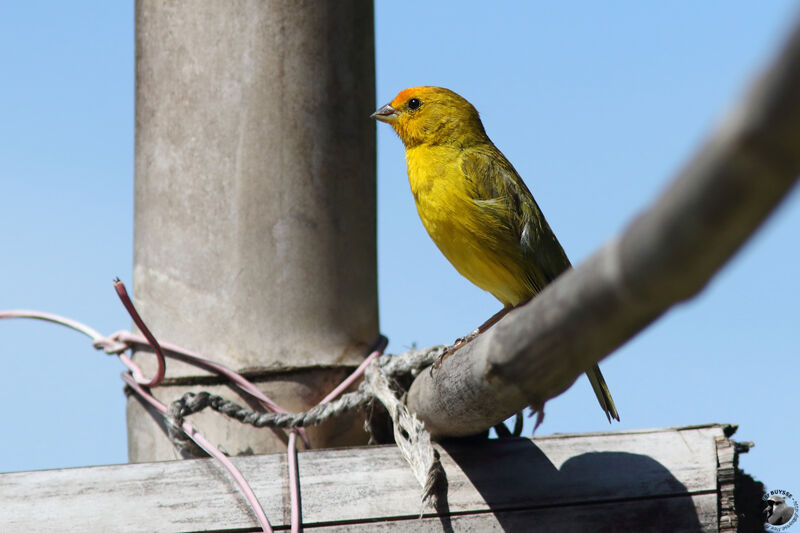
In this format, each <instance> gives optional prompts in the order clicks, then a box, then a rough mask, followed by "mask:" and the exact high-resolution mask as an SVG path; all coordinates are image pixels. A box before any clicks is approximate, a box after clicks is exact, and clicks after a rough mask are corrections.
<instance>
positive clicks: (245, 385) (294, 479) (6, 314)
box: [0, 280, 388, 533]
mask: <svg viewBox="0 0 800 533" xmlns="http://www.w3.org/2000/svg"><path fill="white" fill-rule="evenodd" d="M120 286H121V290H120ZM115 288H117V293H118V294H119V295H120V298H121V299H123V303H125V299H124V297H123V293H124V296H127V292H125V289H124V285H122V283H121V282H119V281H118V280H117V281H116V282H115ZM125 307H126V309H128V311H129V312H131V314H132V316H133V315H134V314H135V315H136V317H135V318H134V321H135V322H136V325H137V326H139V329H141V330H142V331H143V332H147V335H146V336H144V337H143V336H139V335H134V334H132V333H130V332H128V331H118V332H116V333H114V334H113V335H111V336H110V337H104V336H103V335H101V334H100V333H99V332H98V331H97V330H95V329H93V328H91V327H89V326H87V325H85V324H82V323H80V322H78V321H76V320H72V319H69V318H66V317H63V316H59V315H55V314H52V313H44V312H41V311H30V310H11V311H0V319H3V318H35V319H39V320H46V321H48V322H54V323H57V324H61V325H64V326H67V327H69V328H72V329H74V330H76V331H79V332H81V333H83V334H84V335H87V336H88V337H90V338H91V339H92V341H93V345H94V346H95V348H102V349H104V350H105V351H106V352H107V353H114V354H116V355H117V356H118V357H119V359H120V361H121V362H122V363H123V365H125V366H126V367H127V368H128V369H129V370H130V372H131V373H130V374H128V373H124V374H122V379H123V381H125V383H127V384H128V385H129V386H130V387H131V388H132V389H133V390H134V391H136V393H137V394H139V395H140V396H141V397H142V398H143V399H144V400H145V401H147V402H148V403H149V404H150V405H152V406H153V407H154V408H155V409H156V410H158V411H159V412H160V413H161V414H162V415H166V414H167V407H166V406H165V405H164V404H162V403H161V402H159V401H158V400H157V399H156V398H155V397H153V396H152V395H151V394H150V393H149V392H148V391H147V390H145V388H144V387H148V386H149V385H148V383H153V382H155V383H156V384H157V383H159V382H160V381H161V380H162V379H163V375H164V372H163V369H162V370H159V371H157V373H156V377H154V378H153V379H152V380H149V381H148V380H147V379H146V378H145V377H144V376H143V374H142V371H141V369H140V368H139V366H138V365H137V364H136V363H135V362H134V361H133V360H132V359H131V358H130V357H128V356H127V355H126V354H125V353H123V352H124V351H125V350H127V349H129V348H131V347H132V345H134V344H138V345H144V346H151V347H153V349H154V350H156V352H157V356H158V357H159V361H160V363H159V365H160V368H161V366H162V365H163V367H164V368H165V367H166V365H165V364H164V363H163V357H164V355H166V356H167V357H170V358H172V359H177V360H179V361H184V362H186V363H190V364H194V365H196V366H198V367H200V368H204V369H206V370H208V371H211V372H214V373H217V374H219V375H222V376H224V377H226V378H228V379H230V380H231V381H232V382H234V383H235V384H236V385H237V386H238V387H239V388H240V389H241V390H242V391H244V392H246V393H248V394H250V395H251V396H253V397H254V398H256V399H257V400H258V401H259V402H261V404H262V405H263V406H264V407H266V408H267V409H270V410H272V411H273V412H278V413H287V412H288V411H286V410H285V409H283V408H281V407H280V406H278V405H277V404H276V403H274V402H273V401H272V400H270V399H269V398H268V397H267V396H266V395H265V394H264V393H262V392H261V391H260V390H258V388H256V386H255V385H254V384H253V383H251V382H250V381H248V380H247V379H245V378H244V377H243V376H241V375H239V374H237V373H236V372H234V371H233V370H230V369H229V368H227V367H225V366H223V365H221V364H219V363H216V362H214V361H212V360H210V359H207V358H205V357H203V356H202V355H200V354H197V353H194V352H191V351H189V350H186V349H184V348H181V347H180V346H176V345H174V344H168V343H161V344H159V343H158V342H157V341H156V340H155V337H153V335H152V334H150V332H149V330H148V329H147V326H146V325H145V324H144V322H143V321H142V319H141V318H140V317H139V316H138V313H137V312H136V310H135V308H134V307H133V303H132V302H130V299H129V298H128V304H127V305H125ZM137 318H138V320H137ZM151 337H152V338H151ZM387 343H388V339H386V337H384V336H381V337H380V339H379V341H378V344H377V346H376V347H375V350H374V351H373V352H372V353H371V354H370V355H369V356H368V357H367V358H366V359H364V361H363V362H362V363H361V364H360V365H359V366H358V368H356V369H355V371H353V373H352V374H350V375H349V376H348V377H347V378H345V380H344V381H342V383H340V384H339V385H338V386H337V387H336V388H335V389H333V390H332V391H331V392H330V393H328V394H327V395H326V396H325V397H324V398H323V399H322V400H321V401H320V402H319V405H321V404H324V403H328V402H330V401H331V400H333V399H334V398H336V397H337V396H339V395H340V394H341V393H342V392H344V391H345V390H347V388H349V387H350V386H351V385H352V384H353V383H354V382H355V381H356V380H357V379H358V378H359V377H361V375H362V374H363V373H364V371H365V370H366V368H367V366H369V364H370V363H371V362H372V361H374V360H375V359H376V358H377V357H378V356H380V355H381V354H382V353H383V351H384V350H385V349H386V345H387ZM161 348H163V349H164V350H166V352H165V353H162V352H161ZM159 374H160V376H159ZM182 428H183V430H184V432H185V433H186V435H187V436H188V437H189V438H190V439H192V440H193V441H194V442H195V443H197V445H198V446H200V447H201V448H202V449H203V450H205V451H206V452H207V453H208V454H209V455H211V456H212V457H214V458H215V459H217V460H218V461H219V462H220V464H222V466H223V467H224V468H225V470H227V471H228V473H229V474H230V475H231V477H232V478H233V480H234V481H235V482H236V484H237V485H238V486H239V489H240V490H241V491H242V493H243V494H244V496H245V498H246V499H247V501H248V503H249V504H250V506H251V507H252V508H253V512H254V513H255V514H256V518H257V519H258V521H259V524H261V528H262V529H263V530H264V531H266V532H270V533H271V532H272V531H273V530H272V527H271V526H270V524H269V521H268V520H267V516H266V514H265V513H264V509H263V508H262V507H261V504H260V503H259V502H258V498H256V496H255V493H254V492H253V490H252V489H251V488H250V486H249V485H248V484H247V481H246V480H245V479H244V476H242V474H241V472H239V470H238V469H237V468H236V466H234V464H233V463H232V462H231V461H230V460H229V459H228V458H227V457H226V456H225V455H224V454H223V453H221V452H220V451H219V450H218V449H217V448H216V447H215V446H214V445H213V444H211V443H210V442H209V441H207V440H206V439H205V438H204V437H203V436H202V435H201V434H200V433H198V432H197V430H196V429H195V428H194V427H193V426H192V425H191V424H190V423H189V422H186V421H184V422H183V424H182ZM298 434H299V436H300V438H301V439H302V440H303V442H304V444H305V445H306V447H307V448H309V449H310V448H311V446H310V445H309V442H308V439H307V436H306V434H305V431H304V428H295V429H293V430H292V431H291V432H290V433H289V442H288V443H287V452H288V470H289V492H290V494H289V499H290V503H291V530H292V533H296V532H297V533H299V531H300V530H301V527H302V517H301V509H300V474H299V469H298V462H297V436H298Z"/></svg>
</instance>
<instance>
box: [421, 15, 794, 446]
mask: <svg viewBox="0 0 800 533" xmlns="http://www.w3.org/2000/svg"><path fill="white" fill-rule="evenodd" d="M798 95H800V24H798V25H796V26H795V28H794V31H793V32H792V34H791V35H790V38H789V39H788V41H787V43H786V44H785V46H784V48H783V50H782V51H781V53H780V54H778V56H777V57H776V59H775V60H774V61H773V62H772V64H771V66H770V67H769V68H768V69H767V70H766V72H765V73H764V74H763V75H762V76H761V77H760V78H759V79H758V80H757V83H755V85H754V86H753V87H752V88H751V90H750V91H749V92H748V94H747V95H746V96H745V98H744V99H743V100H742V102H741V103H740V104H739V105H737V106H736V107H735V108H734V109H733V111H732V112H731V113H730V114H729V116H728V118H727V120H725V121H724V122H723V124H722V125H721V126H720V128H719V129H718V130H717V132H716V133H715V134H714V135H713V136H712V137H711V138H710V139H709V140H708V141H707V142H706V144H705V146H704V147H703V148H702V149H701V150H700V151H699V152H698V154H697V155H696V156H695V157H694V159H693V160H692V161H691V162H690V164H689V165H688V166H687V167H686V168H685V169H684V170H683V172H681V173H680V175H679V176H678V177H677V179H675V181H674V182H672V183H671V184H670V185H669V186H668V187H667V189H666V190H665V191H664V192H663V193H662V194H661V196H660V197H659V198H658V199H657V200H656V202H655V203H654V204H653V205H652V206H651V207H650V208H648V209H647V210H645V211H644V212H643V213H641V214H640V215H639V216H638V217H636V218H635V220H634V221H633V222H632V223H631V224H630V225H629V226H628V227H627V228H626V229H625V231H624V232H623V233H622V234H621V235H620V236H618V237H617V238H615V239H613V240H612V241H611V242H610V243H608V244H606V245H605V246H604V247H602V248H601V249H600V250H598V251H597V252H596V253H595V254H594V255H592V256H591V257H590V258H589V259H588V260H586V261H585V262H584V263H583V264H581V265H579V266H578V267H577V268H575V269H573V270H570V271H567V272H566V273H564V274H563V275H562V276H561V277H559V278H558V279H557V280H555V281H554V282H553V283H552V284H550V285H549V286H548V287H546V288H545V290H544V291H542V293H541V294H539V295H538V296H537V297H536V298H534V299H533V300H532V301H531V302H530V303H528V304H527V305H525V306H523V307H521V308H519V309H517V310H515V311H512V312H511V313H509V314H508V315H507V316H506V317H505V318H503V319H502V320H501V321H500V322H499V323H498V324H496V325H495V326H494V327H493V328H492V329H490V330H489V331H488V332H487V333H486V334H484V335H481V336H479V337H478V338H477V339H476V340H474V341H473V342H471V343H469V344H467V345H466V346H465V347H464V348H462V349H460V350H458V351H457V352H456V353H455V354H453V355H452V356H450V357H448V358H447V359H445V360H444V361H443V364H442V365H441V367H440V368H439V369H438V371H435V372H422V373H421V374H420V375H419V376H418V377H417V378H416V380H415V381H414V383H413V384H412V386H411V389H410V391H409V394H408V406H409V409H410V410H411V411H412V412H414V413H416V415H417V416H418V417H419V418H420V419H421V420H423V421H424V422H425V426H426V428H427V429H428V430H429V431H430V432H431V434H432V435H433V436H435V437H436V436H439V437H442V436H459V435H471V434H475V433H478V432H480V431H483V430H485V429H487V428H489V427H491V426H493V425H495V424H497V423H499V422H501V421H502V420H504V419H506V418H507V417H509V416H510V415H512V414H513V413H515V412H517V411H521V410H522V409H523V408H524V407H525V406H527V405H532V406H534V407H537V408H538V407H541V406H543V404H544V403H545V402H546V401H547V400H549V399H550V398H553V397H555V396H557V395H559V394H561V393H562V392H564V391H565V390H566V389H567V388H569V387H570V386H571V385H572V383H574V382H575V380H576V379H577V378H578V377H579V376H580V375H581V374H582V373H583V372H584V371H585V370H586V369H588V368H589V367H591V365H593V364H594V363H596V362H597V361H599V360H601V359H603V358H604V357H607V356H608V355H609V354H610V353H611V352H612V351H614V350H615V349H616V348H618V347H619V346H621V345H622V344H624V343H625V342H626V341H627V340H628V339H630V338H631V337H633V336H634V335H635V334H636V333H637V332H639V331H641V330H642V329H643V328H644V327H646V326H647V325H648V324H650V323H651V322H652V321H653V320H655V319H656V318H658V317H659V316H660V315H661V314H663V313H664V312H665V311H666V310H667V309H669V308H670V307H671V306H673V305H675V304H676V303H679V302H681V301H683V300H686V299H688V298H690V297H692V296H694V295H695V294H697V293H698V292H699V291H700V290H702V288H703V287H704V286H705V285H706V284H707V283H708V281H709V280H710V279H711V278H712V277H713V275H714V274H715V273H716V272H717V271H718V270H719V269H720V268H721V267H722V266H723V265H724V264H725V263H726V262H727V261H728V260H729V259H730V258H731V257H732V256H733V255H734V254H735V253H736V251H737V250H738V249H739V248H740V247H741V246H742V245H743V244H744V243H745V242H746V241H747V239H748V238H749V237H750V236H751V235H752V234H753V233H754V232H755V231H756V229H757V228H758V227H759V226H760V225H761V223H762V222H763V221H764V220H765V219H766V217H767V216H768V215H769V214H770V213H771V212H772V211H773V210H774V209H775V207H776V206H777V205H778V204H779V203H780V202H781V200H782V199H783V198H784V197H785V195H786V194H787V193H788V192H789V191H790V189H791V188H792V186H793V185H794V184H795V182H796V181H797V178H798V176H800V98H798ZM621 412H622V413H623V416H624V406H622V408H621Z"/></svg>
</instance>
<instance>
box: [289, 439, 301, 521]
mask: <svg viewBox="0 0 800 533" xmlns="http://www.w3.org/2000/svg"><path fill="white" fill-rule="evenodd" d="M286 451H287V454H288V456H289V461H288V462H289V504H290V506H291V509H292V518H291V522H290V523H291V525H292V533H300V529H301V527H302V518H301V517H300V470H299V469H298V468H297V433H296V432H294V431H292V432H291V433H289V443H288V445H287V446H286Z"/></svg>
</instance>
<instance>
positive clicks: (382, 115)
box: [370, 104, 398, 124]
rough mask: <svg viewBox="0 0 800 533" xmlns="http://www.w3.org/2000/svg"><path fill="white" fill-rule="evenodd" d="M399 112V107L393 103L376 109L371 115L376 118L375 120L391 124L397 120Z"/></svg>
mask: <svg viewBox="0 0 800 533" xmlns="http://www.w3.org/2000/svg"><path fill="white" fill-rule="evenodd" d="M397 117H398V114H397V109H395V108H393V107H392V106H391V105H389V104H386V105H385V106H383V107H382V108H380V109H378V110H377V111H375V112H374V113H373V114H371V115H370V118H374V119H375V120H380V121H381V122H386V123H387V124H390V123H392V122H394V121H395V120H397Z"/></svg>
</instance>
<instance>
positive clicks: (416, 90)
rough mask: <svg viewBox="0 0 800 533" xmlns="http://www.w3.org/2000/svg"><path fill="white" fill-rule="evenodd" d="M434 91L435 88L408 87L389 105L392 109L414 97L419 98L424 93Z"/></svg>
mask: <svg viewBox="0 0 800 533" xmlns="http://www.w3.org/2000/svg"><path fill="white" fill-rule="evenodd" d="M435 89H436V87H409V88H408V89H403V90H402V91H400V93H399V94H398V95H397V96H395V97H394V100H392V102H391V104H390V105H391V106H392V107H397V106H399V105H400V104H402V103H403V102H405V101H406V100H409V99H411V98H413V97H414V96H416V97H420V96H423V95H425V94H426V93H431V92H434V91H435Z"/></svg>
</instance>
